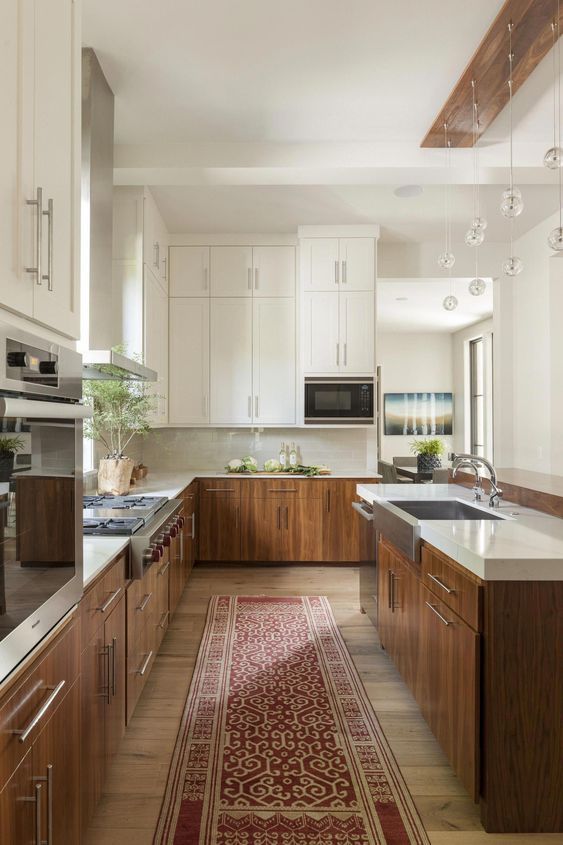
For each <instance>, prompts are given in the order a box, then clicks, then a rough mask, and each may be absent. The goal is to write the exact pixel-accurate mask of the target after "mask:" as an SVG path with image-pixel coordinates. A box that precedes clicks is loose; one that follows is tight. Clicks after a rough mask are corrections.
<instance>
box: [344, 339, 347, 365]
mask: <svg viewBox="0 0 563 845" xmlns="http://www.w3.org/2000/svg"><path fill="white" fill-rule="evenodd" d="M344 366H345V367H347V366H348V344H347V343H344Z"/></svg>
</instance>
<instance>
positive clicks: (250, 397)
mask: <svg viewBox="0 0 563 845" xmlns="http://www.w3.org/2000/svg"><path fill="white" fill-rule="evenodd" d="M248 419H249V420H250V419H252V396H249V397H248Z"/></svg>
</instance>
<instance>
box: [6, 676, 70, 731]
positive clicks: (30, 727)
mask: <svg viewBox="0 0 563 845" xmlns="http://www.w3.org/2000/svg"><path fill="white" fill-rule="evenodd" d="M65 684H66V681H59V683H58V684H57V686H56V687H46V689H48V690H52V692H51V695H50V696H49V697H48V698H46V699H45V701H44V702H43V704H42V705H41V707H40V708H39V710H38V711H37V713H36V714H35V715H34V716H32V717H31V719H30V721H29V722H28V724H27V725H26V727H25V728H23V729H22V730H13V731H12V733H13V734H16V735H17V736H18V737H19V741H20V742H25V741H26V739H27V738H28V736H29V735H30V733H31V731H32V730H33V728H34V727H35V726H36V725H38V724H39V722H40V721H41V719H42V718H43V717H44V716H45V714H46V713H47V711H48V710H49V709H50V708H51V707H52V705H53V703H54V701H55V699H56V698H57V696H58V695H59V693H60V692H61V690H62V688H63V687H64V685H65Z"/></svg>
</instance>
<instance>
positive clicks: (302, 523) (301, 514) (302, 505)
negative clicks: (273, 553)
mask: <svg viewBox="0 0 563 845" xmlns="http://www.w3.org/2000/svg"><path fill="white" fill-rule="evenodd" d="M281 506H282V507H281V524H282V555H281V557H280V560H297V561H303V562H305V561H313V560H322V538H321V533H322V529H321V519H322V500H321V499H305V498H295V499H291V500H286V501H282V502H281Z"/></svg>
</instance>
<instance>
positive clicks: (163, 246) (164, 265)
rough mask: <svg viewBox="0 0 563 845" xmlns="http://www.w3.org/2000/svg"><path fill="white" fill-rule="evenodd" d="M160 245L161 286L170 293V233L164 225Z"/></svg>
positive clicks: (159, 240) (160, 234)
mask: <svg viewBox="0 0 563 845" xmlns="http://www.w3.org/2000/svg"><path fill="white" fill-rule="evenodd" d="M158 243H159V245H160V276H159V278H160V284H161V285H162V287H163V288H164V290H165V291H166V293H168V287H169V285H168V280H169V277H170V268H169V266H168V262H169V257H168V232H167V231H166V229H165V228H164V223H163V224H162V226H161V228H160V231H159V236H158Z"/></svg>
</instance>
